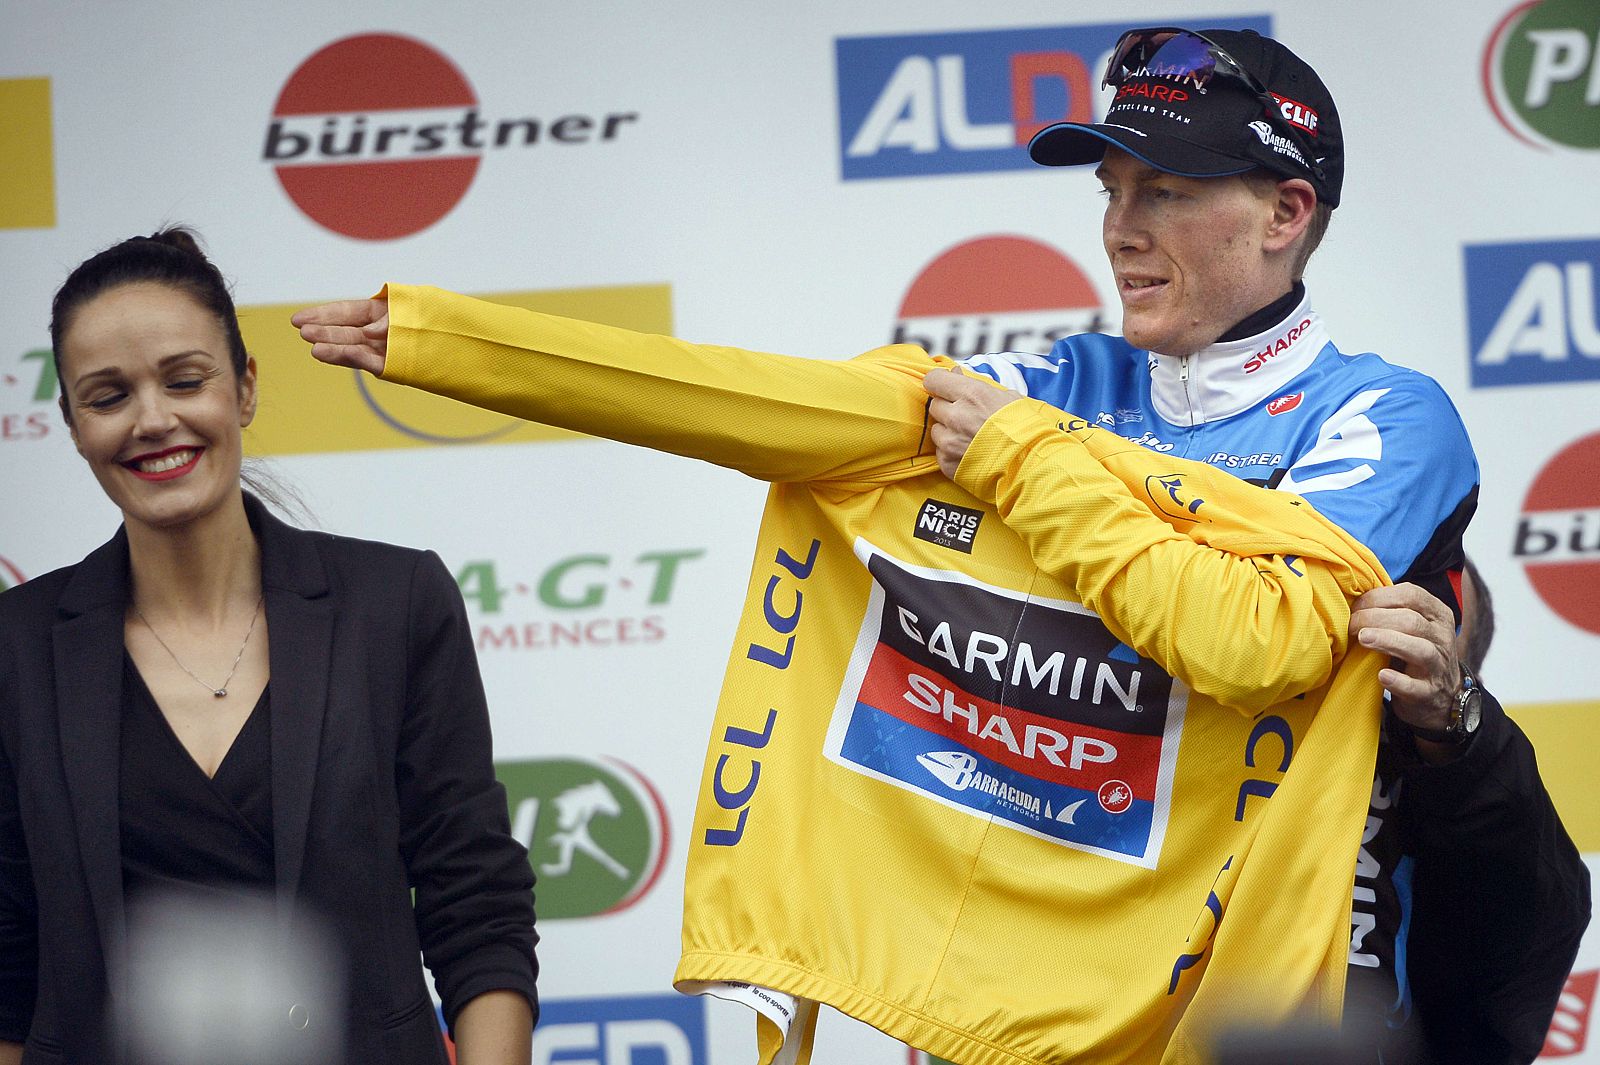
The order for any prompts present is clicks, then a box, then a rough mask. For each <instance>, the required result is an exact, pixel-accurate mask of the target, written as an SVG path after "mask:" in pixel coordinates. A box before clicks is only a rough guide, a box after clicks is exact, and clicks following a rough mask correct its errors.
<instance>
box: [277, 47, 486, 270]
mask: <svg viewBox="0 0 1600 1065" xmlns="http://www.w3.org/2000/svg"><path fill="white" fill-rule="evenodd" d="M477 103H478V97H477V94H475V93H474V92H473V91H472V86H471V85H470V84H469V83H468V82H467V79H466V77H465V76H463V75H462V73H461V71H460V70H458V69H456V66H455V64H454V63H452V62H451V61H450V60H449V59H447V58H446V57H445V56H444V55H443V54H441V53H440V52H438V51H436V50H435V49H434V48H432V47H430V46H429V45H426V44H424V43H422V42H421V41H418V40H413V39H412V38H409V37H400V36H396V35H394V34H387V33H369V34H361V35H359V36H355V37H345V38H343V39H342V40H338V41H334V42H333V43H332V44H330V45H328V46H327V47H325V48H323V49H322V50H321V51H319V52H317V53H316V54H314V55H313V56H311V58H309V59H307V60H306V61H305V62H304V63H301V64H300V66H299V67H298V68H296V70H295V72H294V73H293V74H291V75H289V80H288V81H287V82H286V83H285V84H284V86H283V91H282V92H281V93H279V95H278V101H277V103H276V104H274V105H273V108H272V123H271V125H270V126H268V128H267V140H266V147H265V149H264V151H263V158H264V159H265V161H267V162H270V163H273V164H274V169H275V170H276V172H277V175H278V181H279V182H280V183H281V184H282V185H283V190H284V191H285V192H287V193H288V194H289V198H290V199H291V200H293V201H294V202H295V205H296V206H298V207H299V208H300V210H302V211H304V212H305V213H306V215H307V216H308V217H309V218H311V220H312V221H314V222H316V223H317V224H318V225H321V226H323V227H325V228H327V229H331V230H332V231H334V232H335V233H342V234H344V235H345V236H347V237H355V238H358V239H360V240H393V239H395V238H396V237H406V236H410V235H411V234H413V233H417V232H420V231H421V230H424V229H426V228H428V227H429V226H431V225H433V224H434V223H435V222H437V221H439V219H441V218H443V217H444V216H445V215H447V214H449V213H450V210H451V208H453V207H455V205H456V204H458V203H460V202H461V198H462V197H463V196H465V195H466V193H467V189H468V188H469V187H470V186H471V184H472V179H473V177H474V176H475V175H476V174H477V172H478V161H479V154H480V152H481V149H482V147H483V145H482V142H481V141H480V140H478V139H477V136H478V134H480V133H481V130H482V123H481V122H480V121H479V119H478V115H477Z"/></svg>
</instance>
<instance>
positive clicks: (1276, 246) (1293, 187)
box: [1265, 178, 1317, 251]
mask: <svg viewBox="0 0 1600 1065" xmlns="http://www.w3.org/2000/svg"><path fill="white" fill-rule="evenodd" d="M1316 209H1317V193H1316V190H1315V189H1313V188H1312V187H1311V183H1310V182H1309V181H1306V180H1304V179H1303V178H1288V179H1287V180H1284V181H1280V182H1278V192H1277V198H1276V199H1275V200H1274V201H1273V205H1272V219H1271V221H1270V222H1268V224H1267V237H1266V241H1265V247H1266V249H1267V250H1268V251H1282V250H1284V249H1285V248H1288V247H1290V246H1292V245H1293V244H1294V242H1295V241H1297V240H1299V239H1300V235H1301V234H1302V233H1304V232H1305V231H1306V227H1307V226H1309V225H1310V224H1311V216H1312V215H1313V214H1314V213H1315V212H1316Z"/></svg>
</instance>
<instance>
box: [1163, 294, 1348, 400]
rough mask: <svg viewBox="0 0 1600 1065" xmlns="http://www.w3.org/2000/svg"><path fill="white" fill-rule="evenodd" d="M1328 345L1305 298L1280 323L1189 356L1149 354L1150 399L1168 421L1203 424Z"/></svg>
mask: <svg viewBox="0 0 1600 1065" xmlns="http://www.w3.org/2000/svg"><path fill="white" fill-rule="evenodd" d="M1327 343H1328V331H1327V329H1326V327H1324V326H1323V324H1322V317H1321V316H1320V315H1318V314H1317V312H1316V311H1313V310H1312V309H1311V299H1310V297H1309V296H1302V297H1301V299H1300V304H1299V306H1297V307H1296V308H1295V309H1294V310H1293V311H1292V312H1291V313H1290V314H1289V315H1288V316H1287V317H1286V318H1284V319H1283V321H1281V322H1279V323H1278V324H1277V325H1275V326H1273V327H1272V328H1271V329H1268V330H1267V331H1265V332H1263V333H1257V334H1256V335H1255V336H1252V337H1245V338H1244V339H1242V340H1229V341H1226V342H1222V341H1219V342H1217V343H1215V344H1213V345H1211V346H1210V347H1208V348H1203V349H1201V350H1200V351H1197V352H1195V353H1194V354H1193V355H1186V356H1181V357H1180V356H1174V355H1158V354H1156V353H1155V352H1150V353H1149V354H1150V401H1151V404H1152V405H1153V406H1154V407H1155V409H1156V413H1157V414H1159V415H1161V417H1163V418H1165V419H1166V420H1167V421H1169V422H1171V423H1172V424H1173V425H1187V426H1194V425H1204V424H1205V423H1207V422H1214V421H1217V420H1219V419H1222V418H1231V417H1233V416H1234V415H1235V414H1239V413H1241V412H1243V411H1246V410H1249V409H1250V408H1251V407H1253V406H1255V405H1256V404H1258V403H1260V402H1261V401H1262V400H1265V399H1269V398H1271V397H1272V396H1273V395H1275V394H1276V393H1278V392H1279V391H1281V390H1282V388H1283V386H1285V385H1287V384H1288V383H1289V382H1290V381H1291V380H1293V379H1294V378H1295V377H1297V376H1298V375H1299V374H1300V373H1301V372H1302V371H1303V370H1305V368H1306V367H1308V366H1310V365H1311V361H1312V360H1313V359H1315V358H1316V357H1317V353H1318V352H1319V351H1321V350H1322V349H1323V347H1324V346H1325V345H1326V344H1327Z"/></svg>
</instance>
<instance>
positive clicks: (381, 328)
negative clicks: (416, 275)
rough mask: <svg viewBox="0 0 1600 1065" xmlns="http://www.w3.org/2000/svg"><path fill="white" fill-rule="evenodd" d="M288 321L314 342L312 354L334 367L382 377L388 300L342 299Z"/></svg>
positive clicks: (386, 343)
mask: <svg viewBox="0 0 1600 1065" xmlns="http://www.w3.org/2000/svg"><path fill="white" fill-rule="evenodd" d="M289 321H291V322H293V323H294V324H295V326H297V327H298V328H299V330H300V335H301V336H302V337H303V338H305V339H306V340H308V341H310V342H311V354H312V355H313V356H315V357H316V358H318V359H320V360H321V361H323V362H326V363H329V364H331V365H334V366H352V367H354V368H356V369H358V370H366V371H367V372H368V373H370V374H373V375H375V376H380V377H381V376H382V375H383V362H384V357H385V356H386V355H387V354H388V351H389V303H388V301H387V300H340V301H339V302H337V303H324V304H322V305H321V306H320V307H308V308H306V309H305V310H303V311H300V312H298V313H297V314H295V316H294V317H293V318H291V319H289Z"/></svg>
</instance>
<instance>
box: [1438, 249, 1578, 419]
mask: <svg viewBox="0 0 1600 1065" xmlns="http://www.w3.org/2000/svg"><path fill="white" fill-rule="evenodd" d="M1465 257H1466V263H1465V265H1466V271H1465V272H1466V281H1467V338H1468V343H1469V344H1470V345H1471V352H1472V386H1473V387H1474V388H1494V387H1497V386H1500V385H1528V384H1545V383H1550V382H1559V381H1593V380H1600V315H1597V313H1596V312H1597V309H1600V293H1597V290H1596V279H1597V277H1600V239H1586V240H1561V241H1541V242H1539V243H1527V244H1478V245H1468V246H1467V247H1466V249H1465Z"/></svg>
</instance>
